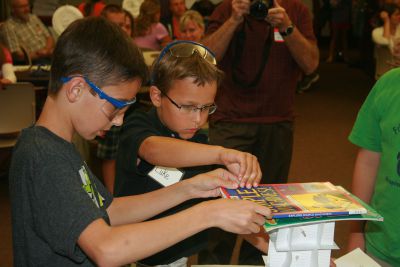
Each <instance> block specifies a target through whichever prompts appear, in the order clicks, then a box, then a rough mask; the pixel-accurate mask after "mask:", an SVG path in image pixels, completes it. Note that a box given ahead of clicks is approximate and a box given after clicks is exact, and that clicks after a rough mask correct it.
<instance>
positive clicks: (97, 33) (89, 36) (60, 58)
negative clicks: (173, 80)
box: [49, 17, 148, 94]
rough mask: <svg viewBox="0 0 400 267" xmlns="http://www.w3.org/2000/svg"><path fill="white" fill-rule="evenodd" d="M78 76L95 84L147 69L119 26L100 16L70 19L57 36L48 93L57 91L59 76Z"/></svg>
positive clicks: (144, 75) (144, 74)
mask: <svg viewBox="0 0 400 267" xmlns="http://www.w3.org/2000/svg"><path fill="white" fill-rule="evenodd" d="M71 75H82V76H85V77H87V78H88V79H89V80H91V81H92V82H94V83H95V84H96V85H97V86H99V87H102V86H106V85H115V84H119V83H121V82H125V81H129V80H133V79H135V78H139V79H141V80H142V82H143V83H145V82H146V81H147V79H148V69H147V66H146V64H145V62H144V59H143V55H142V53H141V51H140V50H139V48H137V47H136V46H135V45H134V44H133V42H132V39H130V37H129V36H128V35H127V34H126V33H124V32H123V31H122V29H121V28H120V27H118V26H117V25H115V24H114V23H112V22H109V21H107V20H106V19H104V18H102V17H88V18H84V19H80V20H77V21H75V22H73V23H72V24H71V25H70V26H69V27H68V28H67V29H66V30H65V31H64V32H63V33H62V34H61V36H60V37H59V39H58V41H57V45H56V47H55V49H54V53H53V61H52V64H51V75H50V86H49V94H57V92H58V91H59V90H60V88H61V86H62V82H61V78H62V77H68V76H71Z"/></svg>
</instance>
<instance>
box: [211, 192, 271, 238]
mask: <svg viewBox="0 0 400 267" xmlns="http://www.w3.org/2000/svg"><path fill="white" fill-rule="evenodd" d="M204 204H205V205H208V207H207V210H208V211H209V212H208V216H209V220H211V222H212V225H213V226H215V227H219V228H221V229H223V230H225V231H228V232H232V233H237V234H251V233H258V232H259V231H260V229H261V228H260V227H261V226H262V225H263V224H264V223H265V217H267V218H271V216H272V215H271V211H270V209H268V208H267V207H264V206H261V205H259V204H256V203H254V202H251V201H247V200H232V199H218V200H212V201H207V202H204Z"/></svg>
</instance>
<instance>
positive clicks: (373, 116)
mask: <svg viewBox="0 0 400 267" xmlns="http://www.w3.org/2000/svg"><path fill="white" fill-rule="evenodd" d="M399 82H400V69H394V70H392V71H390V72H388V73H387V74H385V75H384V76H382V78H381V79H379V80H378V81H377V83H376V84H375V86H374V87H373V89H372V90H371V92H370V93H369V95H368V97H367V99H366V101H365V102H364V104H363V106H362V107H361V109H360V111H359V113H358V116H357V120H356V122H355V125H354V127H353V130H352V132H351V134H350V136H349V140H350V141H351V142H352V143H353V144H355V145H357V146H359V147H360V149H359V152H358V155H357V160H356V163H355V167H354V174H353V186H352V191H353V193H354V194H355V195H356V196H358V197H359V198H361V199H362V200H364V201H365V202H367V203H370V205H371V206H372V207H373V208H374V209H376V210H377V211H378V212H379V213H380V214H381V215H382V216H383V217H384V222H367V223H366V224H364V223H362V222H353V223H352V227H351V234H350V239H349V243H348V249H349V251H350V250H353V249H355V248H357V247H360V248H361V249H363V250H365V251H366V252H367V253H368V254H369V255H371V256H372V257H373V258H374V259H375V260H377V261H378V262H379V263H380V264H381V265H382V266H400V246H399V245H398V244H400V232H399V230H398V228H399V224H400V217H399V216H398V213H399V212H400V205H399V202H400V197H399V196H400V138H399V137H400V114H399V107H400V90H399V89H398V84H399Z"/></svg>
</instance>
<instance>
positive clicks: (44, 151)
mask: <svg viewBox="0 0 400 267" xmlns="http://www.w3.org/2000/svg"><path fill="white" fill-rule="evenodd" d="M10 4H11V8H12V13H11V17H10V18H9V19H8V20H7V21H5V22H4V24H3V25H2V26H1V34H2V38H3V39H4V40H2V39H1V42H0V63H2V70H1V74H2V76H1V84H7V83H12V82H15V81H16V78H15V74H14V72H13V71H12V69H13V68H12V64H13V62H24V61H25V60H26V59H27V58H29V60H32V61H33V62H34V63H35V64H50V63H51V75H50V83H49V89H48V96H47V99H46V102H45V104H44V107H43V110H42V113H41V114H40V116H39V118H38V120H37V122H36V123H35V125H33V126H32V127H30V128H27V129H25V130H23V131H22V133H21V136H20V138H19V141H18V144H17V146H16V147H15V150H14V152H13V159H12V162H11V167H10V173H9V177H10V195H11V203H12V222H13V242H14V243H13V244H14V247H13V248H14V262H15V265H17V266H25V265H34V266H36V265H44V266H47V265H57V266H75V265H83V266H93V265H107V266H108V265H110V266H120V265H123V264H129V263H132V262H136V265H137V266H139V267H145V266H154V265H169V266H173V267H183V266H186V265H187V260H188V257H190V256H191V255H194V254H198V255H199V257H198V261H199V263H202V264H229V263H230V259H231V255H232V251H233V247H234V245H235V241H236V238H237V234H240V235H242V236H243V238H244V240H245V241H244V242H243V243H242V246H241V249H240V253H239V264H244V265H264V263H263V261H262V257H261V254H265V253H266V252H267V248H268V236H267V234H266V233H265V232H263V229H262V227H261V226H262V225H263V223H264V221H265V218H270V217H271V211H270V210H269V209H268V208H265V207H263V206H261V205H258V204H255V203H251V202H238V201H232V200H226V199H219V198H218V197H220V193H219V191H218V188H219V187H220V186H224V187H229V188H235V187H247V188H250V187H253V186H255V187H256V186H258V184H260V183H286V182H287V179H288V173H289V167H290V162H291V157H292V147H293V131H294V99H295V94H296V90H297V91H298V88H299V82H300V80H301V77H305V78H307V77H308V78H309V79H310V80H311V81H312V82H315V81H316V80H317V79H318V78H315V77H317V76H316V75H317V68H318V64H319V61H320V54H319V49H318V45H317V36H316V34H315V32H314V30H315V29H316V28H318V27H316V22H315V18H313V16H312V14H311V12H310V10H309V9H308V8H307V6H306V5H305V4H304V3H303V2H302V1H301V0H274V1H273V5H272V6H270V7H268V12H263V11H262V10H261V11H260V10H257V9H255V7H254V1H249V0H224V1H222V2H221V3H220V4H218V5H214V4H212V3H211V2H210V1H203V0H202V1H198V2H197V3H196V4H195V5H193V9H197V11H196V10H188V8H187V7H186V5H185V1H184V0H169V1H163V0H143V1H134V2H131V1H124V2H123V3H121V5H116V4H106V2H104V1H102V0H89V1H85V2H82V3H81V4H79V5H78V6H77V9H78V10H79V11H80V12H81V13H82V16H83V17H85V18H83V19H79V20H76V21H74V22H71V24H70V25H69V26H68V27H66V29H65V31H64V32H62V33H61V35H59V36H58V35H56V34H54V33H52V32H51V30H50V31H49V28H48V27H47V25H45V23H43V22H42V21H41V20H40V18H39V17H38V16H37V15H35V14H33V13H32V12H31V7H30V3H29V1H28V0H10ZM329 4H330V20H331V22H332V23H331V27H332V35H331V38H332V39H331V43H330V48H329V53H328V58H327V59H326V61H327V62H334V61H335V58H336V53H337V48H338V47H341V49H342V50H340V51H342V52H343V53H344V54H343V56H344V57H346V56H347V39H346V36H347V31H348V30H349V29H350V28H351V21H350V11H351V2H350V1H347V0H335V1H333V0H331V1H329ZM165 9H168V11H166V10H165ZM199 11H200V12H199ZM379 11H380V13H379V16H380V19H381V20H382V21H383V23H382V26H381V27H380V28H379V30H376V31H374V36H375V37H379V38H377V39H379V40H380V45H386V46H388V49H389V50H390V52H391V54H392V55H394V56H395V57H396V56H397V55H400V42H397V41H396V38H397V35H396V33H397V25H398V23H399V21H400V20H399V17H400V15H399V14H400V11H399V8H398V6H397V5H396V4H395V3H390V4H385V5H382V10H379ZM165 14H169V15H168V16H166V15H165ZM375 39H376V38H375ZM375 39H374V40H375ZM148 50H151V51H158V52H159V55H158V57H157V58H156V59H155V61H154V63H153V65H152V66H151V68H150V70H149V69H148V66H146V64H145V61H144V58H143V54H142V52H143V51H148ZM399 58H400V57H399ZM399 61H400V59H399ZM391 64H392V65H391V67H393V66H396V65H397V64H398V63H397V61H394V62H393V61H392V63H391ZM397 76H398V70H393V71H391V72H390V73H388V74H387V75H385V76H384V77H383V78H382V80H379V81H378V83H377V85H376V86H375V87H374V89H373V90H372V91H371V94H370V96H369V97H368V99H367V100H366V103H365V104H364V106H363V108H362V109H361V110H360V114H359V116H358V118H357V121H356V124H355V126H354V129H353V132H352V134H351V136H350V140H351V142H353V143H354V144H356V145H358V146H360V147H361V149H360V153H359V156H358V159H357V162H356V165H355V173H354V188H353V192H354V193H355V194H356V195H357V196H359V197H360V198H362V199H363V200H365V201H366V202H369V203H371V205H372V206H373V207H374V208H376V209H377V210H378V212H381V213H382V215H383V216H384V217H385V222H384V223H383V224H379V225H378V224H376V223H368V224H367V227H364V226H363V225H360V224H357V225H356V224H354V227H353V229H352V230H353V232H352V234H351V238H350V242H349V249H350V248H355V247H361V248H362V249H365V250H366V251H367V252H368V253H369V254H370V255H371V256H373V257H375V258H376V259H377V260H378V261H382V264H389V265H390V264H394V265H396V264H400V252H398V251H397V250H393V249H388V247H389V246H390V244H391V243H393V242H400V240H398V239H399V238H398V237H397V236H398V235H397V234H394V233H393V232H395V227H393V225H396V223H397V221H398V219H396V218H394V215H393V212H392V209H390V208H388V207H392V206H393V205H394V204H393V203H395V198H396V187H395V185H396V183H397V184H398V182H396V181H394V180H393V179H394V178H393V179H392V178H391V177H394V176H396V175H397V177H398V176H400V173H399V170H398V160H399V156H398V154H397V152H396V151H395V149H396V148H395V144H396V142H395V141H393V142H392V141H390V142H387V140H389V139H391V138H389V137H388V138H385V137H386V135H389V134H393V131H391V130H389V128H390V127H391V126H386V124H390V123H391V124H390V125H392V124H393V123H395V122H394V121H395V118H397V115H396V114H395V108H394V107H395V104H396V103H397V102H396V101H397V100H396V99H394V97H393V95H396V93H395V92H394V91H395V90H394V89H395V86H393V85H392V84H393V83H395V82H397V79H398V78H397ZM310 77H311V78H310ZM142 86H147V87H148V94H149V99H150V101H151V107H146V109H145V110H143V109H140V108H139V106H138V105H136V104H135V103H136V102H137V101H136V95H137V94H138V92H139V89H140V88H141V87H142ZM309 86H310V84H309V85H308V87H307V89H308V88H309ZM388 93H389V94H390V96H389V95H388ZM383 101H385V103H384V102H383ZM390 101H392V102H393V103H391V102H390ZM386 102H390V106H391V108H386V107H387V104H386ZM134 104H135V105H134ZM392 106H393V107H392ZM124 115H125V119H124ZM371 117H372V118H373V120H371V119H370V118H371ZM205 127H206V128H205ZM383 127H385V128H384V129H382V128H383ZM387 127H389V128H387ZM205 129H206V130H205ZM390 129H392V128H390ZM395 134H397V133H395ZM75 136H79V138H82V139H84V140H92V139H95V138H96V140H97V144H98V146H97V157H98V158H99V159H101V160H102V173H101V177H100V179H99V178H98V177H96V176H95V175H94V174H93V172H92V171H91V167H92V166H89V165H88V164H87V163H86V162H85V161H84V160H83V157H82V155H80V153H79V152H78V150H77V149H76V148H75V146H74V144H73V140H74V138H75ZM389 158H390V159H389ZM393 159H394V160H393ZM389 162H390V163H389ZM381 166H382V167H381ZM393 170H397V171H393ZM374 185H376V186H374ZM385 196H389V197H387V201H386V200H385V201H384V202H381V201H380V200H381V199H382V198H385ZM390 203H392V204H390ZM363 231H365V235H364V232H363ZM377 231H378V234H377V233H376V232H377ZM364 236H365V238H364ZM389 265H388V266H389Z"/></svg>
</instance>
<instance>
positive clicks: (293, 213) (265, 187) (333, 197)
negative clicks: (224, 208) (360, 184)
mask: <svg viewBox="0 0 400 267" xmlns="http://www.w3.org/2000/svg"><path fill="white" fill-rule="evenodd" d="M221 192H222V195H223V196H224V197H225V198H232V199H243V200H249V201H253V202H257V203H259V204H261V205H264V206H266V207H268V208H270V209H271V211H272V213H273V215H272V217H273V218H291V217H319V216H332V215H335V216H337V215H353V214H364V213H366V212H367V209H366V208H365V207H363V205H362V204H360V203H359V202H358V201H357V200H356V199H355V198H354V197H352V196H351V195H350V194H347V193H345V192H344V191H342V190H339V189H337V188H336V187H335V186H334V185H333V184H331V183H330V182H314V183H288V184H260V185H259V186H258V187H253V188H250V189H247V188H237V189H227V188H221Z"/></svg>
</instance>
